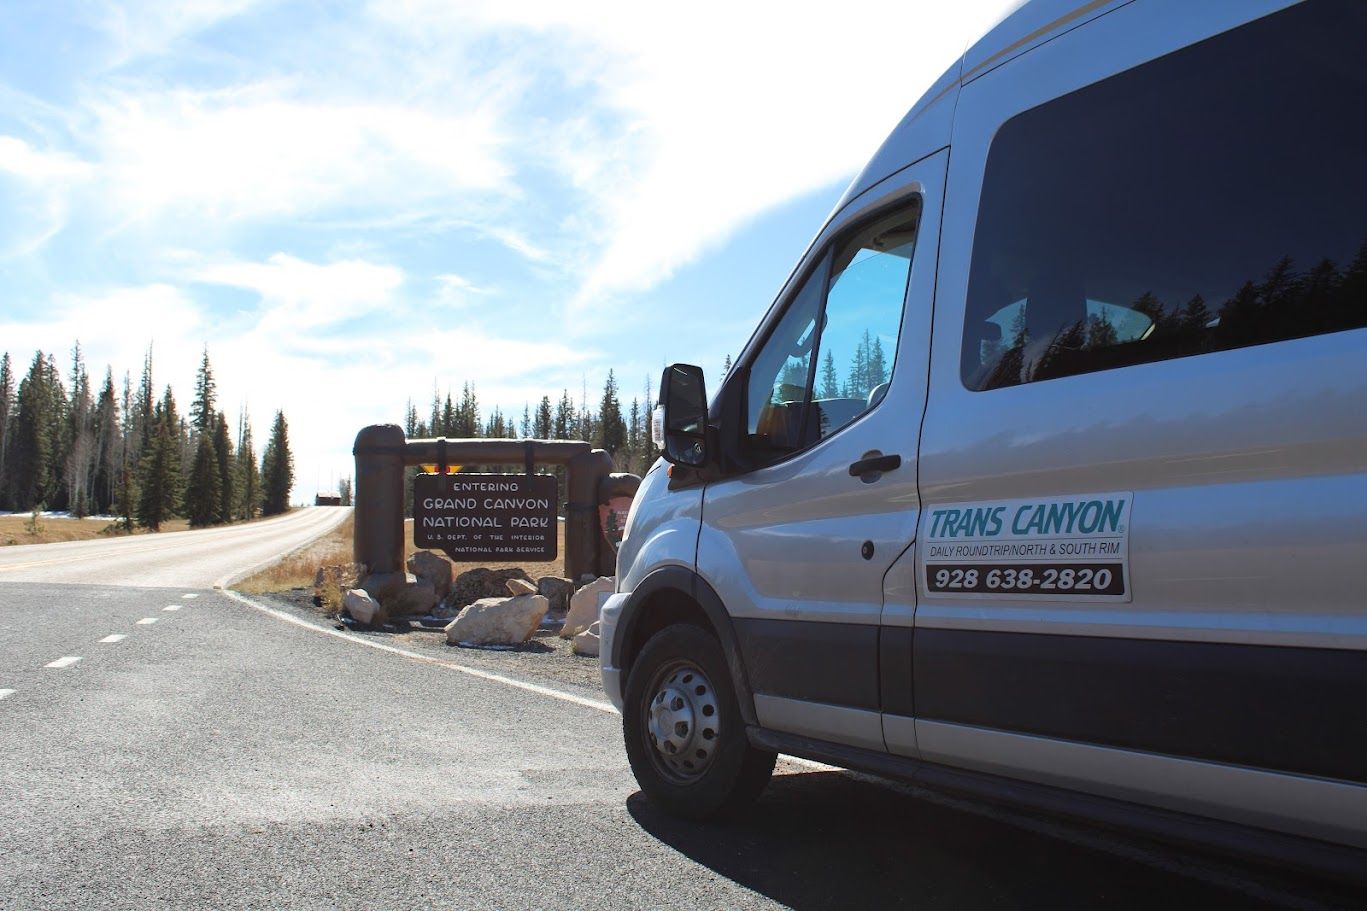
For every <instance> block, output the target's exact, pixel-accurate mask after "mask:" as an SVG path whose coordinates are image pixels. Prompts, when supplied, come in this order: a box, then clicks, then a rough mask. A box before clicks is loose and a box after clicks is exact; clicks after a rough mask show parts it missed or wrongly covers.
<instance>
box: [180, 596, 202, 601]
mask: <svg viewBox="0 0 1367 911" xmlns="http://www.w3.org/2000/svg"><path fill="white" fill-rule="evenodd" d="M181 597H182V598H184V599H185V600H186V601H189V600H190V599H191V598H198V597H199V595H181Z"/></svg>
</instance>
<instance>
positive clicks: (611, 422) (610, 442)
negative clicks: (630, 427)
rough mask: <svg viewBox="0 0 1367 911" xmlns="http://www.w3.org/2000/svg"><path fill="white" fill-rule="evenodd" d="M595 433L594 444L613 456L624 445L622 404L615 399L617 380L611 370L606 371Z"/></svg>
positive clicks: (625, 430)
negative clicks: (605, 380)
mask: <svg viewBox="0 0 1367 911" xmlns="http://www.w3.org/2000/svg"><path fill="white" fill-rule="evenodd" d="M597 431H598V433H597V435H596V437H595V438H594V442H595V443H597V444H598V446H599V447H600V448H602V449H606V450H607V451H608V452H609V453H611V454H612V455H613V456H616V455H617V452H618V450H620V449H622V447H624V446H625V445H626V441H627V425H626V423H625V422H624V421H623V420H622V403H621V401H620V400H618V398H617V378H616V377H615V376H614V375H613V372H612V370H608V378H607V382H605V383H604V384H603V399H602V401H601V402H599V404H598V421H597Z"/></svg>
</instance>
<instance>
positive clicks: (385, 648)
mask: <svg viewBox="0 0 1367 911" xmlns="http://www.w3.org/2000/svg"><path fill="white" fill-rule="evenodd" d="M223 594H225V595H227V596H228V597H229V598H232V599H233V600H234V601H240V602H241V603H243V604H245V605H247V606H248V607H250V608H252V609H253V610H259V611H261V612H262V613H263V614H270V615H271V616H272V617H275V618H276V619H277V620H284V621H285V622H286V623H293V624H294V625H295V626H302V627H303V628H304V629H310V630H313V631H314V632H315V633H325V634H326V635H329V636H336V637H337V638H338V639H341V640H342V641H344V642H354V643H356V644H357V645H364V646H366V647H367V648H375V649H379V650H380V651H382V652H389V653H390V654H393V655H402V656H403V657H405V658H411V659H412V660H414V661H421V662H423V663H425V664H435V665H436V666H437V667H443V668H446V669H447V670H449V671H455V672H457V673H459V674H468V675H469V676H471V677H478V678H480V679H481V680H489V681H492V682H494V683H501V684H503V685H504V686H510V687H512V688H514V689H518V690H524V691H525V692H528V693H536V694H537V695H538V696H549V697H550V698H552V699H559V700H560V701H562V702H571V703H573V704H575V705H582V706H583V707H584V708H589V709H597V710H598V711H600V712H607V713H609V714H613V715H615V714H616V713H617V709H615V708H613V705H612V703H611V702H604V701H602V700H601V699H589V698H588V697H586V696H580V695H578V694H576V693H567V692H565V691H564V690H557V689H555V688H553V687H549V686H542V685H541V684H539V683H528V682H527V681H525V680H517V679H516V678H513V677H504V676H503V675H502V674H491V673H490V672H488V671H481V670H477V669H475V668H473V667H465V666H464V665H461V664H452V663H450V662H449V661H441V660H439V659H437V658H432V657H430V656H428V655H420V654H418V653H417V652H410V651H408V649H403V648H396V647H394V646H392V645H385V644H384V643H383V642H373V641H371V640H370V639H364V638H362V637H360V636H356V635H353V634H350V633H344V632H342V631H341V630H335V629H329V628H327V627H325V626H318V625H317V624H314V623H309V622H308V621H307V620H301V619H299V618H298V617H295V616H293V615H291V614H287V613H285V612H284V611H279V610H276V609H275V608H273V607H266V606H265V605H264V604H257V603H256V602H255V601H252V600H251V599H250V598H246V597H243V596H242V595H239V594H238V593H237V592H235V591H232V590H231V589H224V590H223Z"/></svg>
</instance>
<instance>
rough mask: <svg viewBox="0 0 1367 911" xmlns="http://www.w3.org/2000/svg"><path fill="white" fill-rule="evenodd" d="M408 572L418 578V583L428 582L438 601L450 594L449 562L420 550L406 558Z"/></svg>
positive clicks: (429, 552) (428, 551)
mask: <svg viewBox="0 0 1367 911" xmlns="http://www.w3.org/2000/svg"><path fill="white" fill-rule="evenodd" d="M408 571H409V572H410V573H412V574H413V575H415V576H417V577H418V581H419V582H429V583H431V585H432V589H433V590H434V591H435V592H436V593H437V600H438V601H440V600H441V599H442V598H445V597H446V596H447V595H449V594H450V593H451V561H450V560H448V559H446V558H445V557H442V556H439V555H437V554H434V553H432V552H431V551H430V550H420V551H418V552H417V553H415V554H414V555H413V556H411V557H409V558H408Z"/></svg>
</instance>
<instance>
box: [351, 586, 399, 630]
mask: <svg viewBox="0 0 1367 911" xmlns="http://www.w3.org/2000/svg"><path fill="white" fill-rule="evenodd" d="M342 610H344V611H346V612H347V613H348V614H350V615H351V619H353V620H355V621H356V622H357V623H364V624H365V625H367V626H370V625H372V624H378V623H384V622H385V620H386V619H388V618H387V617H386V616H385V611H384V608H383V607H381V606H380V602H378V601H376V600H375V599H374V598H372V597H370V593H369V592H367V591H366V590H364V589H360V588H353V589H350V590H348V591H347V593H346V594H345V595H343V596H342Z"/></svg>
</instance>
